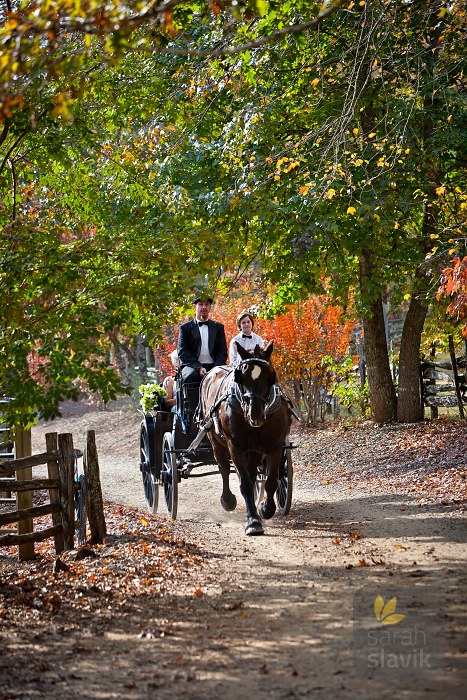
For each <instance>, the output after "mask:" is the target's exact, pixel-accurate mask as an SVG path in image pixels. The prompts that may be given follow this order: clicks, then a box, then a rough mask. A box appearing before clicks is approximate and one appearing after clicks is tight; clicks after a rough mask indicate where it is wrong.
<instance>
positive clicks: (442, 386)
mask: <svg viewBox="0 0 467 700" xmlns="http://www.w3.org/2000/svg"><path fill="white" fill-rule="evenodd" d="M449 350H450V353H449V354H450V357H451V361H450V362H449V361H446V362H435V361H434V360H433V361H431V360H427V359H424V360H423V361H422V363H421V367H420V371H421V387H422V399H423V403H424V404H425V406H429V407H430V409H431V416H432V418H437V417H438V408H439V407H443V408H457V409H458V410H459V415H460V417H461V418H465V414H466V410H467V360H466V358H456V356H455V353H454V343H453V341H452V337H450V338H449Z"/></svg>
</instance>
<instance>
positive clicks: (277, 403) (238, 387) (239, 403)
mask: <svg viewBox="0 0 467 700" xmlns="http://www.w3.org/2000/svg"><path fill="white" fill-rule="evenodd" d="M253 363H254V364H260V365H263V366H268V367H271V363H270V362H268V361H267V360H263V359H261V358H258V357H252V358H251V359H250V358H248V359H246V360H243V361H242V363H241V364H253ZM237 371H238V368H237V369H235V370H234V369H228V370H227V369H226V370H224V372H225V375H224V377H223V378H222V381H221V382H220V384H219V387H218V389H217V392H216V396H215V399H214V402H213V404H212V406H211V408H210V410H209V418H208V419H207V420H206V422H205V423H204V425H202V426H200V427H201V428H203V429H204V430H205V431H207V430H210V429H211V427H212V425H213V424H214V429H215V431H216V433H218V434H219V435H222V430H221V428H220V424H219V406H220V405H221V404H222V403H223V402H224V401H227V402H228V404H229V406H231V408H232V410H233V411H235V412H236V413H241V414H242V415H243V414H244V413H245V409H246V400H250V399H252V398H256V399H258V400H260V401H262V402H263V403H264V404H265V412H264V415H265V416H268V415H270V414H271V413H275V412H276V411H278V410H279V408H280V407H281V403H282V401H283V400H284V401H286V403H287V404H289V406H291V401H290V399H289V398H288V397H286V396H285V395H284V394H283V392H282V390H281V388H280V387H279V386H278V385H277V384H273V385H272V386H271V388H270V390H269V393H268V395H267V396H266V397H264V396H260V395H259V394H255V393H253V392H250V391H245V390H244V388H243V385H242V384H241V383H240V382H238V381H237V379H236V373H237ZM232 373H233V374H234V377H233V381H232V382H231V384H230V386H228V388H227V390H226V391H225V392H224V393H222V389H223V387H224V386H225V385H226V382H227V381H228V380H229V379H230V378H231V376H232ZM292 408H293V407H292Z"/></svg>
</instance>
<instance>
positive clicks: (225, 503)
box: [221, 493, 237, 511]
mask: <svg viewBox="0 0 467 700" xmlns="http://www.w3.org/2000/svg"><path fill="white" fill-rule="evenodd" d="M221 506H222V508H223V509H224V510H227V511H231V510H235V508H236V507H237V498H236V496H235V494H234V493H231V494H230V496H227V497H224V496H221Z"/></svg>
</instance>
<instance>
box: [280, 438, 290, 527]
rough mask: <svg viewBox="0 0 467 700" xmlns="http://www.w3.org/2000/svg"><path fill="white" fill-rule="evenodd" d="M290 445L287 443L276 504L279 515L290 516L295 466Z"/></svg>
mask: <svg viewBox="0 0 467 700" xmlns="http://www.w3.org/2000/svg"><path fill="white" fill-rule="evenodd" d="M290 452H291V450H290V443H288V442H287V443H285V445H284V447H283V451H282V461H281V465H280V467H279V478H278V483H277V491H276V503H277V510H278V513H279V515H288V514H289V512H290V506H291V504H292V486H293V466H292V456H291V453H290Z"/></svg>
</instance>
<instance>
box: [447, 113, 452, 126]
mask: <svg viewBox="0 0 467 700" xmlns="http://www.w3.org/2000/svg"><path fill="white" fill-rule="evenodd" d="M451 119H452V114H450V115H449V117H448V124H450V123H451Z"/></svg>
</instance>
